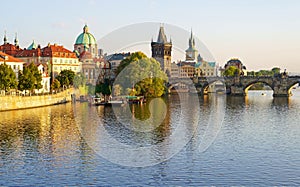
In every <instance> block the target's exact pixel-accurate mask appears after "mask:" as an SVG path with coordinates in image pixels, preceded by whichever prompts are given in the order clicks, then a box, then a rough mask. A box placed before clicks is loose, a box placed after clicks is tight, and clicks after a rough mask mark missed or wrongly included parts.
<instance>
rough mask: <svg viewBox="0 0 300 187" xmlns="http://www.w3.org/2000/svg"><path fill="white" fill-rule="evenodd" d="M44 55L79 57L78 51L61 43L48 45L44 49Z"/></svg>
mask: <svg viewBox="0 0 300 187" xmlns="http://www.w3.org/2000/svg"><path fill="white" fill-rule="evenodd" d="M42 53H43V56H44V57H62V58H77V57H76V53H74V52H72V51H70V50H68V49H66V48H64V47H63V46H59V45H56V44H54V45H48V46H47V47H44V48H43V49H42Z"/></svg>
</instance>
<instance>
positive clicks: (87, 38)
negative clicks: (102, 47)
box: [75, 25, 96, 45]
mask: <svg viewBox="0 0 300 187" xmlns="http://www.w3.org/2000/svg"><path fill="white" fill-rule="evenodd" d="M75 44H84V45H90V44H96V39H95V37H94V36H93V35H92V34H91V33H89V30H88V26H87V25H85V26H84V27H83V33H81V34H80V35H79V36H78V37H77V39H76V42H75Z"/></svg>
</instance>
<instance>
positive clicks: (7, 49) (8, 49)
mask: <svg viewBox="0 0 300 187" xmlns="http://www.w3.org/2000/svg"><path fill="white" fill-rule="evenodd" d="M0 51H2V52H4V53H6V54H8V55H12V56H14V55H15V54H16V53H18V52H19V51H22V49H21V48H20V47H19V46H15V45H13V44H10V43H7V44H3V45H1V46H0Z"/></svg>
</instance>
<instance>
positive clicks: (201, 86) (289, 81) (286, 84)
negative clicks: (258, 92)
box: [168, 76, 300, 97]
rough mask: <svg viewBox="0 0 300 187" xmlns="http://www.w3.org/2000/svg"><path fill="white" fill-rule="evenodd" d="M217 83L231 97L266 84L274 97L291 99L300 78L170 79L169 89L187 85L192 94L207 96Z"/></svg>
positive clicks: (244, 93) (241, 94) (245, 93)
mask: <svg viewBox="0 0 300 187" xmlns="http://www.w3.org/2000/svg"><path fill="white" fill-rule="evenodd" d="M216 82H222V83H223V85H224V86H225V87H226V93H227V94H230V95H239V96H245V95H247V93H248V89H249V88H250V87H251V86H252V85H254V84H256V83H264V84H266V85H268V86H269V87H270V88H271V89H272V90H273V97H289V96H291V89H292V88H293V87H294V86H295V85H296V84H298V83H300V76H276V77H275V76H274V77H271V76H257V77H256V76H255V77H254V76H240V77H195V78H170V79H169V85H168V89H169V91H170V90H171V89H172V88H174V87H176V86H178V85H185V86H186V87H187V88H188V89H189V91H190V92H197V93H199V94H206V93H207V89H208V87H209V86H210V85H212V84H214V83H216Z"/></svg>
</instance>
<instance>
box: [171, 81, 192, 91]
mask: <svg viewBox="0 0 300 187" xmlns="http://www.w3.org/2000/svg"><path fill="white" fill-rule="evenodd" d="M190 86H191V85H190V84H187V83H185V82H174V83H172V84H170V85H168V87H167V88H168V93H171V92H172V90H173V89H174V88H175V90H176V91H177V92H185V91H186V92H187V91H189V88H190Z"/></svg>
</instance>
